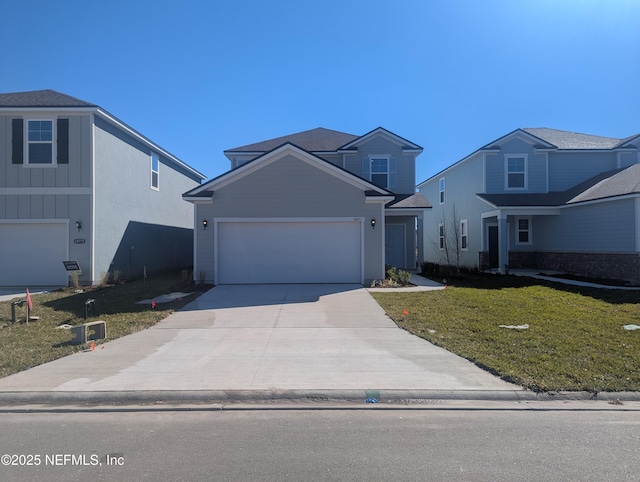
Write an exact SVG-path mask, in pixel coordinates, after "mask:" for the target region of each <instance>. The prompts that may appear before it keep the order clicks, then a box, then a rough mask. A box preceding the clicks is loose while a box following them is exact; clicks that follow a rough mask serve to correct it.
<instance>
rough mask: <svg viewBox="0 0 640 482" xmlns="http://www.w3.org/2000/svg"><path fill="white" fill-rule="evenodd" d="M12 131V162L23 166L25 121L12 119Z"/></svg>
mask: <svg viewBox="0 0 640 482" xmlns="http://www.w3.org/2000/svg"><path fill="white" fill-rule="evenodd" d="M11 130H12V133H11V162H12V163H13V164H22V163H23V162H24V121H23V120H22V119H12V121H11Z"/></svg>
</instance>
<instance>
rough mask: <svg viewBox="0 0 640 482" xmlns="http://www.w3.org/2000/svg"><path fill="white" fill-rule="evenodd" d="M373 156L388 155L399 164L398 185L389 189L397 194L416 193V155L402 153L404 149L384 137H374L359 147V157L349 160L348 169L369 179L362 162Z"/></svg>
mask: <svg viewBox="0 0 640 482" xmlns="http://www.w3.org/2000/svg"><path fill="white" fill-rule="evenodd" d="M371 155H388V156H389V157H391V158H393V159H395V160H396V162H397V183H396V186H395V187H390V188H389V189H390V190H391V191H393V192H394V193H397V194H413V193H414V192H416V172H415V171H416V169H415V168H416V164H415V155H413V154H407V155H405V154H404V153H403V152H402V148H401V147H400V146H398V145H397V144H395V143H393V142H389V141H388V140H386V139H385V138H384V137H382V136H378V137H374V138H372V139H371V140H369V141H368V142H366V143H364V144H362V145H360V146H359V147H358V157H357V159H356V160H355V162H354V160H352V159H353V158H350V159H349V165H348V167H347V169H348V170H349V171H351V172H353V173H355V174H356V175H358V176H360V177H364V178H365V179H368V176H364V175H363V172H362V160H363V159H367V158H368V157H369V156H371Z"/></svg>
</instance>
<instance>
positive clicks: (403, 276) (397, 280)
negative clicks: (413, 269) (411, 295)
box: [386, 267, 411, 286]
mask: <svg viewBox="0 0 640 482" xmlns="http://www.w3.org/2000/svg"><path fill="white" fill-rule="evenodd" d="M386 274H387V279H389V280H391V281H392V283H393V284H396V285H399V286H407V285H408V284H409V280H410V279H411V273H409V272H407V271H404V270H401V269H397V268H395V267H391V268H388V269H387V273H386Z"/></svg>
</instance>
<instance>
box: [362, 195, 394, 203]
mask: <svg viewBox="0 0 640 482" xmlns="http://www.w3.org/2000/svg"><path fill="white" fill-rule="evenodd" d="M395 198H396V197H395V196H367V197H366V199H365V204H375V203H384V204H386V203H388V202H389V201H393V200H394V199H395Z"/></svg>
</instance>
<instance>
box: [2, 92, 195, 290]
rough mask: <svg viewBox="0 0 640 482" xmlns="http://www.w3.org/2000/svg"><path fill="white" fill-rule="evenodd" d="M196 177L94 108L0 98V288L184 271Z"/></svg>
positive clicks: (55, 98) (47, 97) (34, 95)
mask: <svg viewBox="0 0 640 482" xmlns="http://www.w3.org/2000/svg"><path fill="white" fill-rule="evenodd" d="M203 179H204V176H203V175H202V174H200V173H199V172H197V171H196V170H195V169H193V168H191V167H189V166H188V165H187V164H185V163H184V162H182V161H181V160H180V159H178V158H176V157H175V156H173V155H172V154H170V153H168V152H167V151H165V150H164V149H162V148H161V147H160V146H158V145H157V144H155V143H154V142H152V141H150V140H149V139H147V138H146V137H144V136H143V135H142V134H140V133H138V132H136V131H135V130H133V129H132V128H131V127H129V126H127V125H126V124H124V123H123V122H122V121H120V120H118V119H117V118H115V117H114V116H112V115H111V114H109V113H108V112H106V111H105V110H103V109H102V108H101V107H99V106H97V105H94V104H90V103H88V102H85V101H82V100H79V99H76V98H73V97H70V96H68V95H65V94H61V93H58V92H55V91H53V90H42V91H33V92H18V93H10V94H0V286H26V287H28V286H30V285H31V286H33V285H67V283H68V281H69V278H68V274H67V272H66V271H65V267H64V265H63V261H67V260H75V261H77V262H78V264H79V266H80V268H81V269H82V276H81V277H80V281H81V282H82V283H85V284H87V283H97V282H99V281H100V279H101V278H102V277H103V275H105V273H108V272H114V271H120V273H121V276H122V277H123V278H129V277H132V276H134V277H135V276H142V274H143V270H144V268H145V267H146V270H147V272H148V273H152V272H154V271H160V270H165V269H170V268H178V267H187V266H191V263H192V253H193V209H192V207H191V205H190V204H189V203H187V202H184V201H183V200H182V197H181V195H182V193H183V192H184V191H185V190H188V189H192V188H194V187H196V186H198V185H200V183H201V181H202V180H203Z"/></svg>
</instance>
